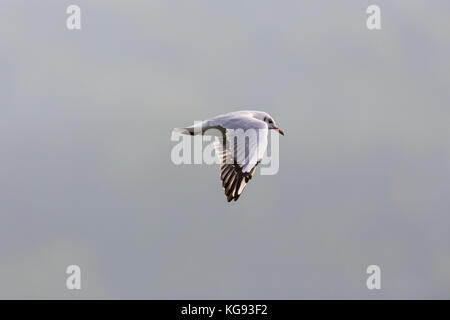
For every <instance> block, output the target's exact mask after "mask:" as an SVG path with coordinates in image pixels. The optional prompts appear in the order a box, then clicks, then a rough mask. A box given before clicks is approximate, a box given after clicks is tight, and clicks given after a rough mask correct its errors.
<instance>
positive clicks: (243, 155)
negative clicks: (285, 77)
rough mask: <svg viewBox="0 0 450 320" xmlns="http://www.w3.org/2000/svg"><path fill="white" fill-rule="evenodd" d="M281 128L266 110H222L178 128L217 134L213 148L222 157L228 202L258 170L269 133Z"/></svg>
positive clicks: (183, 131) (222, 178) (240, 192)
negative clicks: (223, 112) (192, 123)
mask: <svg viewBox="0 0 450 320" xmlns="http://www.w3.org/2000/svg"><path fill="white" fill-rule="evenodd" d="M270 129H273V130H276V131H278V132H279V133H280V134H281V135H283V136H284V132H283V131H282V130H281V129H280V128H278V126H277V125H276V124H275V121H274V120H273V118H272V117H271V116H270V115H269V114H268V113H266V112H263V111H236V112H231V113H227V114H222V115H219V116H216V117H213V118H210V119H207V120H204V121H202V122H199V123H197V124H195V125H193V126H190V127H185V128H175V129H174V131H175V132H178V133H181V134H187V135H197V134H202V135H213V136H215V139H216V140H215V142H214V149H215V151H216V155H217V156H218V157H219V161H220V179H221V180H222V187H223V188H224V189H225V196H226V197H227V200H228V202H230V201H231V200H234V201H236V200H237V199H239V197H240V195H241V194H242V192H243V191H244V188H245V186H246V185H247V183H248V181H249V180H250V179H251V178H252V176H253V174H254V173H255V170H256V166H257V165H258V164H259V163H260V162H261V160H262V158H263V155H264V152H265V151H266V148H267V134H268V132H269V130H270Z"/></svg>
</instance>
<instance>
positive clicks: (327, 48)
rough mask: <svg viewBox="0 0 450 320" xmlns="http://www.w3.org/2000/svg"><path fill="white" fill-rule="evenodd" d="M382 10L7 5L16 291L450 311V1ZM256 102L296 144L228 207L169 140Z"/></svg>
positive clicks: (285, 5) (1, 190) (8, 268)
mask: <svg viewBox="0 0 450 320" xmlns="http://www.w3.org/2000/svg"><path fill="white" fill-rule="evenodd" d="M375 2H376V3H377V4H379V5H380V7H381V10H382V13H381V17H382V30H380V31H369V30H367V28H366V22H365V19H366V12H365V10H366V8H367V6H368V5H369V4H372V3H374V1H370V2H369V1H356V0H355V1H345V2H344V1H339V2H338V1H331V0H330V1H283V2H280V1H266V0H264V1H234V0H232V1H206V0H204V1H146V2H144V1H111V0H110V1H86V0H78V1H50V0H46V1H39V2H37V1H34V2H30V1H24V0H22V1H19V0H14V1H13V0H7V1H2V3H1V8H2V10H1V11H0V38H1V39H2V40H1V41H0V99H1V100H0V101H1V104H0V106H1V116H0V150H1V157H0V215H1V223H0V298H149V299H159V298H204V299H206V298H209V299H216V298H235V299H241V298H242V299H247V298H252V299H262V298H267V299H279V298H288V299H300V298H344V299H346V298H364V299H372V298H375V299H377V298H388V299H389V298H449V297H450V250H449V246H450V232H449V229H450V197H449V190H450V161H449V159H450V139H449V137H450V128H449V125H448V123H449V118H450V109H449V103H450V94H449V80H450V73H449V72H450V62H449V56H450V39H449V37H448V30H450V21H449V19H448V17H449V14H450V3H449V2H448V1H445V0H442V1H437V0H436V1H401V0H397V1H375ZM72 3H76V4H78V5H79V6H80V7H81V10H82V30H80V31H69V30H67V29H66V26H65V23H66V22H65V19H66V17H67V15H66V13H65V11H66V7H67V6H68V5H69V4H72ZM239 109H257V110H264V111H267V112H269V113H270V114H271V115H272V116H273V117H274V118H275V119H276V121H277V123H278V124H279V125H280V127H281V128H282V129H283V130H284V131H285V132H286V136H285V137H281V138H280V145H281V148H280V154H281V158H280V171H279V173H278V174H277V175H273V176H260V175H259V174H256V176H255V177H254V179H253V180H252V181H251V183H249V185H248V186H247V188H246V190H245V193H244V195H243V196H242V197H241V198H240V199H239V201H238V202H236V203H231V204H229V203H226V201H225V197H224V195H223V191H222V189H221V185H220V182H219V178H218V167H217V166H206V165H183V166H175V165H174V164H173V163H172V162H171V160H170V151H171V148H172V147H173V146H174V143H173V142H171V141H170V133H171V130H172V128H173V127H178V126H183V125H188V124H190V123H192V122H193V121H194V120H201V119H204V118H208V117H210V116H214V115H216V114H220V113H224V112H229V111H234V110H239ZM69 264H77V265H79V266H80V267H81V269H82V287H83V288H82V290H81V291H75V292H74V291H69V290H67V289H66V288H65V280H66V274H65V268H66V267H67V266H68V265H69ZM370 264H377V265H379V266H380V267H381V270H382V290H379V291H376V290H374V291H369V290H367V288H366V285H365V282H366V277H367V275H366V274H365V270H366V267H367V266H368V265H370Z"/></svg>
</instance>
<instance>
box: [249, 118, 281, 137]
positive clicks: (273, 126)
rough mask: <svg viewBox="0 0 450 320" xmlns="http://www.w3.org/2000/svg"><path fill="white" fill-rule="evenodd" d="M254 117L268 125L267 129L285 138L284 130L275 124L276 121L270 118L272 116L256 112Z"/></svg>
mask: <svg viewBox="0 0 450 320" xmlns="http://www.w3.org/2000/svg"><path fill="white" fill-rule="evenodd" d="M254 117H255V118H256V119H259V120H262V121H264V122H265V123H267V128H268V129H269V130H270V129H273V130H276V131H278V132H279V133H280V134H281V135H283V136H284V132H283V130H281V129H280V128H278V126H277V124H276V123H275V120H273V118H272V117H271V116H270V114H268V113H266V112H256V113H255V115H254Z"/></svg>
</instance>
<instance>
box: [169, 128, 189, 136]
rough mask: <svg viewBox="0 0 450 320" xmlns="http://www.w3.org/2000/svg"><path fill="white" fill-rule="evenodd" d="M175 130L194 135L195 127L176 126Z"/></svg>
mask: <svg viewBox="0 0 450 320" xmlns="http://www.w3.org/2000/svg"><path fill="white" fill-rule="evenodd" d="M173 132H177V133H180V134H187V135H191V136H193V135H194V128H192V127H187V128H174V129H173Z"/></svg>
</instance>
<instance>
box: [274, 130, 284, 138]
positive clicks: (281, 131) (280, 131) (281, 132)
mask: <svg viewBox="0 0 450 320" xmlns="http://www.w3.org/2000/svg"><path fill="white" fill-rule="evenodd" d="M274 129H275V130H277V131H278V132H279V133H280V134H281V135H282V136H284V132H283V130H281V129H280V128H274Z"/></svg>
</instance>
